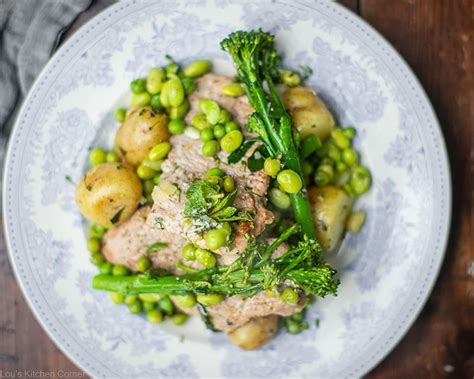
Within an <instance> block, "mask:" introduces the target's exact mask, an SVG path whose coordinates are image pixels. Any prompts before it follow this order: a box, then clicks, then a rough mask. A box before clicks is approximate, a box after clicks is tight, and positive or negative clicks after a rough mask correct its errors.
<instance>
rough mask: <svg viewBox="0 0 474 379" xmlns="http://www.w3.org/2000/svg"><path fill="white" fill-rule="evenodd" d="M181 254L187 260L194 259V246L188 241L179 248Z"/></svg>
mask: <svg viewBox="0 0 474 379" xmlns="http://www.w3.org/2000/svg"><path fill="white" fill-rule="evenodd" d="M181 255H182V256H183V258H184V259H186V260H187V261H194V260H196V246H194V245H193V244H192V243H188V244H187V245H186V246H184V247H183V249H182V250H181Z"/></svg>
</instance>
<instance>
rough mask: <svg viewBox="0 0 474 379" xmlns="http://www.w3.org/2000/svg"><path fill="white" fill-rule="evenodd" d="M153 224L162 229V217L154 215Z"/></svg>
mask: <svg viewBox="0 0 474 379" xmlns="http://www.w3.org/2000/svg"><path fill="white" fill-rule="evenodd" d="M155 226H156V227H157V228H159V229H164V226H163V218H162V217H155Z"/></svg>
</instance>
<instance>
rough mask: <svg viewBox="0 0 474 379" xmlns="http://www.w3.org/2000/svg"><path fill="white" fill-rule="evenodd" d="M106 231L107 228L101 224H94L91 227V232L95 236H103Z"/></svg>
mask: <svg viewBox="0 0 474 379" xmlns="http://www.w3.org/2000/svg"><path fill="white" fill-rule="evenodd" d="M106 231H107V230H106V229H105V228H104V227H103V226H102V225H99V224H93V225H91V226H90V227H89V233H90V234H91V235H92V237H95V238H102V236H103V235H104V234H105V232H106Z"/></svg>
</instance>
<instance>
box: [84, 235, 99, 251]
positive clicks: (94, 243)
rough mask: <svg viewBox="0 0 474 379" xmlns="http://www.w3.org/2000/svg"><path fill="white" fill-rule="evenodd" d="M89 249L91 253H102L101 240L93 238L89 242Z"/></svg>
mask: <svg viewBox="0 0 474 379" xmlns="http://www.w3.org/2000/svg"><path fill="white" fill-rule="evenodd" d="M87 249H88V250H89V251H90V252H91V253H98V252H99V251H100V239H99V238H96V237H91V238H89V239H88V240H87Z"/></svg>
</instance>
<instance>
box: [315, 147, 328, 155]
mask: <svg viewBox="0 0 474 379" xmlns="http://www.w3.org/2000/svg"><path fill="white" fill-rule="evenodd" d="M327 155H328V147H327V146H326V145H323V146H321V147H320V148H319V149H317V150H316V156H317V157H318V158H324V157H326V156H327Z"/></svg>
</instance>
